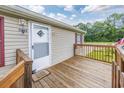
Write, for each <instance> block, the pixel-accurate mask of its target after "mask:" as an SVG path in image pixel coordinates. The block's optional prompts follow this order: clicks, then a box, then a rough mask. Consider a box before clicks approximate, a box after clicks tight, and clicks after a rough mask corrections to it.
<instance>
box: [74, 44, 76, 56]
mask: <svg viewBox="0 0 124 93" xmlns="http://www.w3.org/2000/svg"><path fill="white" fill-rule="evenodd" d="M73 47H74V48H73V49H74V50H73V51H74V52H73V53H74V56H75V55H76V53H75V52H76V44H74V45H73Z"/></svg>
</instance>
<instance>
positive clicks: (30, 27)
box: [28, 21, 52, 68]
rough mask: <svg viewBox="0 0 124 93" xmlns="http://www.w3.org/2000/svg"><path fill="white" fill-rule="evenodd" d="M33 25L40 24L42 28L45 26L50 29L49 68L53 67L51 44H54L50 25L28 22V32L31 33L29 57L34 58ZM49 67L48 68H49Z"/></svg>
mask: <svg viewBox="0 0 124 93" xmlns="http://www.w3.org/2000/svg"><path fill="white" fill-rule="evenodd" d="M33 24H38V25H40V26H43V27H46V28H48V30H49V58H50V59H49V66H51V65H52V56H51V54H52V51H51V50H52V47H51V42H52V30H51V26H48V25H44V24H42V23H38V22H34V21H29V22H28V29H29V30H28V32H29V57H31V58H32V29H33V28H32V27H33ZM49 66H48V67H49ZM46 68H47V67H46Z"/></svg>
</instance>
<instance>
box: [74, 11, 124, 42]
mask: <svg viewBox="0 0 124 93" xmlns="http://www.w3.org/2000/svg"><path fill="white" fill-rule="evenodd" d="M120 24H121V25H120ZM75 27H78V28H79V29H82V30H85V31H87V33H86V35H85V41H87V42H100V41H101V42H115V41H116V40H117V39H119V38H122V37H123V36H124V14H118V13H114V14H112V15H110V16H109V17H107V18H106V19H105V20H104V21H96V22H95V23H93V24H91V23H86V24H84V23H79V24H78V25H76V26H75Z"/></svg>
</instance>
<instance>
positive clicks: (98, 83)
mask: <svg viewBox="0 0 124 93" xmlns="http://www.w3.org/2000/svg"><path fill="white" fill-rule="evenodd" d="M111 69H112V68H111V64H108V63H104V62H101V61H96V60H92V59H88V58H84V57H80V56H75V57H72V58H70V59H68V60H66V61H64V62H62V63H59V64H57V65H55V66H52V67H50V68H47V69H46V70H47V71H49V72H50V74H49V75H48V76H46V77H44V78H42V79H39V80H38V81H35V82H34V81H33V82H32V87H36V88H49V87H50V88H104V87H106V88H110V87H111ZM35 75H37V74H35ZM39 76H40V75H39Z"/></svg>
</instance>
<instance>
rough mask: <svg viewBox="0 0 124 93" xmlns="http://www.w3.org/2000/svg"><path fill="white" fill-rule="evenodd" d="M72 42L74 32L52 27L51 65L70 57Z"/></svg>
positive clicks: (73, 40)
mask: <svg viewBox="0 0 124 93" xmlns="http://www.w3.org/2000/svg"><path fill="white" fill-rule="evenodd" d="M74 42H75V33H74V32H71V31H67V30H64V29H60V28H56V27H52V64H57V63H59V62H62V61H64V60H66V59H68V58H70V57H72V56H73V44H74Z"/></svg>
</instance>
